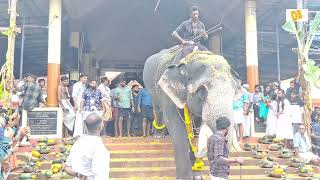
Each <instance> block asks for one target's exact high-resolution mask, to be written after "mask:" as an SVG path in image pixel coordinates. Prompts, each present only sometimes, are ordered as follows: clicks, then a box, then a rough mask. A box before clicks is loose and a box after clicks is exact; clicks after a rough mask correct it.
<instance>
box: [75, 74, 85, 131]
mask: <svg viewBox="0 0 320 180" xmlns="http://www.w3.org/2000/svg"><path fill="white" fill-rule="evenodd" d="M87 79H88V76H87V75H84V74H80V81H79V82H77V83H75V84H74V85H73V89H72V98H73V103H74V110H75V112H76V121H75V124H74V132H73V137H75V136H77V135H83V119H82V113H81V112H80V111H81V110H80V108H79V107H80V104H81V101H82V95H83V92H84V91H85V90H86V83H87Z"/></svg>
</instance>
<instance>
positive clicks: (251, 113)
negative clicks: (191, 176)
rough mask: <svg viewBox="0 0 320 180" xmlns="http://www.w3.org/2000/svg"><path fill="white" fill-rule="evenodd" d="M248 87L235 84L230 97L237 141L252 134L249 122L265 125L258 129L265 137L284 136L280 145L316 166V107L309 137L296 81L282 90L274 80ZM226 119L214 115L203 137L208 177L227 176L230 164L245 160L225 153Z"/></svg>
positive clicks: (319, 110)
mask: <svg viewBox="0 0 320 180" xmlns="http://www.w3.org/2000/svg"><path fill="white" fill-rule="evenodd" d="M248 88H249V87H248V85H247V84H244V85H242V86H241V87H240V86H239V88H238V90H237V91H236V96H235V97H234V101H233V114H234V116H233V121H234V123H235V129H236V133H237V137H238V140H239V142H240V144H243V142H246V138H247V137H251V136H252V135H253V134H251V133H252V132H254V131H252V128H256V126H255V127H252V126H254V125H253V124H257V125H258V126H265V132H262V133H264V134H265V136H266V137H270V138H278V139H281V140H284V147H285V148H288V149H291V150H293V152H294V155H295V156H296V157H297V158H299V159H300V160H301V161H302V162H305V163H310V164H313V165H316V166H319V165H320V158H319V152H320V151H319V150H320V146H319V145H320V136H319V135H320V107H319V106H314V107H313V112H312V116H311V119H310V121H311V138H309V136H308V134H307V131H306V129H307V128H306V126H305V122H303V113H304V112H303V110H304V109H303V106H304V101H303V99H302V91H301V87H300V84H299V82H298V81H297V80H295V79H294V80H292V81H291V82H290V87H288V88H287V89H286V90H284V89H281V87H280V85H279V83H278V82H276V81H275V82H270V83H268V84H267V85H266V86H264V87H263V86H260V85H256V86H255V91H254V92H253V93H250V92H249V91H248ZM252 121H253V122H254V123H251V122H252ZM230 122H231V119H228V118H224V117H221V118H218V119H217V121H216V131H215V132H214V133H213V134H212V135H211V136H210V137H209V138H208V140H207V149H208V160H209V164H210V175H211V180H218V179H219V180H224V179H228V176H229V173H230V165H231V164H233V163H237V164H245V163H246V162H245V161H244V159H243V158H241V157H238V158H230V157H229V146H228V144H227V139H226V136H227V134H228V130H229V127H230V125H231V123H230ZM262 129H263V128H262Z"/></svg>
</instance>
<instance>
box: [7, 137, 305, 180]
mask: <svg viewBox="0 0 320 180" xmlns="http://www.w3.org/2000/svg"><path fill="white" fill-rule="evenodd" d="M104 143H105V145H106V147H107V148H108V150H109V151H110V154H111V160H110V179H112V180H126V179H146V180H149V179H175V163H174V156H173V148H172V144H171V141H170V139H169V138H165V139H153V138H140V137H137V138H105V139H104ZM30 152H31V149H30V148H21V149H20V150H19V152H18V154H17V159H18V161H19V163H20V164H23V163H24V162H25V161H26V159H25V157H26V154H28V153H29V154H30ZM271 154H272V155H273V157H276V153H275V152H271ZM231 156H233V157H244V158H245V160H246V162H245V165H243V166H242V167H241V168H240V166H239V165H234V166H231V175H230V177H229V179H242V180H263V179H275V178H272V177H268V176H267V175H266V171H267V170H268V169H263V168H260V167H259V164H258V162H259V160H258V159H254V158H252V157H251V154H250V152H235V153H232V154H231ZM275 160H276V161H277V162H279V163H280V164H281V165H288V164H289V163H288V162H287V160H284V159H279V158H275ZM205 164H206V167H205V171H204V173H203V174H204V175H205V177H206V179H210V178H209V176H208V175H209V171H208V169H209V167H208V162H207V160H205ZM43 168H44V169H45V168H50V163H49V162H47V163H44V165H43ZM19 175H20V173H19V172H12V173H11V174H10V176H9V179H10V180H11V179H12V180H14V179H18V176H19ZM287 177H288V178H289V179H305V178H302V177H299V176H298V175H297V173H295V169H294V168H288V176H287Z"/></svg>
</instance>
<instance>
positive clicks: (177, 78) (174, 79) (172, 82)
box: [158, 64, 187, 109]
mask: <svg viewBox="0 0 320 180" xmlns="http://www.w3.org/2000/svg"><path fill="white" fill-rule="evenodd" d="M185 73H186V72H185V65H184V64H180V65H178V66H176V65H173V66H170V67H168V68H167V69H166V70H165V71H164V73H163V74H162V76H161V78H160V80H159V81H158V85H159V86H160V88H161V89H162V90H163V91H164V92H165V93H166V94H167V96H169V98H170V99H171V100H172V101H173V102H174V104H175V105H176V106H177V107H178V108H180V109H182V108H183V107H184V106H185V104H186V101H187V88H186V83H185V80H184V78H183V77H184V76H185Z"/></svg>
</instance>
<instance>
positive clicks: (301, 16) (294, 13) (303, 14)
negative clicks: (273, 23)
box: [286, 9, 309, 22]
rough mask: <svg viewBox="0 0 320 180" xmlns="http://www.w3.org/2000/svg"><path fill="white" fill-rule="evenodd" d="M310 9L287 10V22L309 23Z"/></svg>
mask: <svg viewBox="0 0 320 180" xmlns="http://www.w3.org/2000/svg"><path fill="white" fill-rule="evenodd" d="M308 12H309V11H308V9H287V11H286V21H287V22H289V21H293V22H308Z"/></svg>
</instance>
